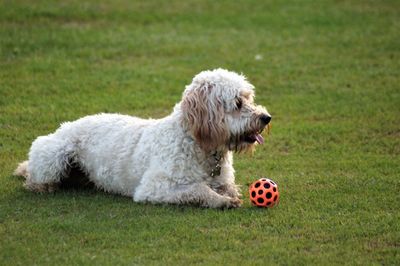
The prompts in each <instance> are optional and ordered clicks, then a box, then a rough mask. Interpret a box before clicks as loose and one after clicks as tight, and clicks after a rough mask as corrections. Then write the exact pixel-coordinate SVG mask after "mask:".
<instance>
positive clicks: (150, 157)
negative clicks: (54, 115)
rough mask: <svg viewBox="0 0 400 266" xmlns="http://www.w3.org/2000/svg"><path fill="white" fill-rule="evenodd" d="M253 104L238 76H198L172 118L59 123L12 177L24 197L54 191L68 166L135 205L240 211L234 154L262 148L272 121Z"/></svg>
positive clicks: (219, 72)
mask: <svg viewBox="0 0 400 266" xmlns="http://www.w3.org/2000/svg"><path fill="white" fill-rule="evenodd" d="M253 97H254V90H253V86H252V85H251V84H250V83H249V82H248V81H247V80H246V78H245V77H244V76H242V75H238V74H236V73H234V72H229V71H226V70H223V69H216V70H213V71H203V72H201V73H200V74H198V75H197V76H195V77H194V79H193V81H192V83H191V84H190V85H188V86H186V89H185V91H184V93H183V97H182V101H181V102H180V103H178V104H177V105H176V106H175V108H174V111H173V112H172V114H171V115H169V116H167V117H165V118H162V119H156V120H153V119H149V120H144V119H140V118H136V117H132V116H127V115H119V114H98V115H92V116H86V117H83V118H81V119H79V120H76V121H74V122H67V123H63V124H62V125H61V127H60V128H59V129H58V130H57V131H56V132H54V133H53V134H49V135H47V136H41V137H38V138H37V139H36V140H35V141H34V142H33V143H32V146H31V149H30V152H29V161H28V162H23V163H21V164H20V165H19V167H18V168H17V170H16V172H15V173H16V174H17V175H22V176H25V177H26V182H25V186H26V187H27V188H28V189H30V190H33V191H40V192H42V191H53V190H55V189H57V187H58V184H59V183H61V182H62V181H63V180H64V179H66V178H68V174H69V169H70V168H71V166H72V165H74V166H78V167H79V168H80V169H81V170H82V171H83V172H84V173H86V175H87V177H88V178H89V179H90V181H92V182H93V183H94V184H95V185H96V186H97V187H98V188H101V189H104V190H105V191H108V192H112V193H118V194H122V195H126V196H131V197H133V199H134V200H135V201H137V202H153V203H173V204H196V205H200V206H204V207H212V208H220V207H228V208H229V207H238V206H240V204H241V200H240V199H239V197H240V193H239V190H238V187H237V186H236V185H235V177H234V169H233V161H232V151H242V150H248V149H252V147H253V146H254V145H255V144H256V143H257V142H259V143H262V142H263V139H262V137H261V135H260V133H261V131H262V130H263V129H264V128H265V127H266V125H267V124H268V123H269V120H270V115H269V114H268V112H267V111H266V109H265V108H263V107H261V106H256V105H254V103H253Z"/></svg>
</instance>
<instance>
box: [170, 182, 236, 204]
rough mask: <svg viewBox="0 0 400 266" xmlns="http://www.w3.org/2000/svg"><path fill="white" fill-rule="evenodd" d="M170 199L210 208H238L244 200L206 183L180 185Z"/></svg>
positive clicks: (173, 201)
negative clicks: (223, 193)
mask: <svg viewBox="0 0 400 266" xmlns="http://www.w3.org/2000/svg"><path fill="white" fill-rule="evenodd" d="M174 192H175V193H174V195H173V196H172V197H171V198H169V199H168V201H169V202H170V203H176V204H194V205H200V206H202V207H209V208H237V207H240V205H241V204H242V201H241V200H240V199H239V198H237V197H229V196H226V195H220V194H218V193H216V192H215V191H214V190H212V189H211V188H210V187H209V186H208V185H206V184H202V183H200V184H193V185H187V186H182V187H179V188H178V189H177V190H176V191H174Z"/></svg>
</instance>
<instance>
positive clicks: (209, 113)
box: [181, 84, 229, 151]
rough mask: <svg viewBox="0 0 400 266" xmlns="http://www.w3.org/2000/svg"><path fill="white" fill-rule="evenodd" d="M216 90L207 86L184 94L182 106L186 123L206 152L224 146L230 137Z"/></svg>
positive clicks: (204, 85)
mask: <svg viewBox="0 0 400 266" xmlns="http://www.w3.org/2000/svg"><path fill="white" fill-rule="evenodd" d="M192 85H193V84H192ZM214 89H215V88H214V87H213V86H212V85H207V84H203V85H201V86H198V87H195V88H192V89H191V90H189V91H187V92H186V93H185V94H184V96H183V99H182V105H181V107H182V112H183V119H184V123H186V124H187V125H188V127H189V129H190V131H191V132H192V134H193V136H194V137H195V139H196V141H197V142H198V143H199V145H200V147H201V148H202V149H203V150H205V151H212V150H214V149H216V148H217V147H218V146H220V145H224V144H225V142H226V141H227V139H228V137H229V136H228V130H227V129H226V126H225V123H224V107H223V103H222V101H221V100H220V99H218V97H217V96H216V94H215V92H214V91H213V90H214Z"/></svg>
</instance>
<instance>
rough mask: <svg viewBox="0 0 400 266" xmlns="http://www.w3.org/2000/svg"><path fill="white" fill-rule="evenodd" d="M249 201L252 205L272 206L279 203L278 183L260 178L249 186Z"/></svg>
mask: <svg viewBox="0 0 400 266" xmlns="http://www.w3.org/2000/svg"><path fill="white" fill-rule="evenodd" d="M249 193H250V201H251V203H252V204H253V205H254V206H257V207H267V208H272V207H274V206H276V205H277V204H278V203H279V198H280V197H279V191H278V185H277V184H276V183H275V182H274V181H272V180H271V179H268V178H260V179H259V180H257V181H255V182H253V184H251V185H250V188H249Z"/></svg>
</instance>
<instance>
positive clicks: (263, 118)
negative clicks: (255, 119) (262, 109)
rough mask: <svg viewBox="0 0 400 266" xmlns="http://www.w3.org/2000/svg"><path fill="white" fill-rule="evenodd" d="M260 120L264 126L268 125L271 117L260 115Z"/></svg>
mask: <svg viewBox="0 0 400 266" xmlns="http://www.w3.org/2000/svg"><path fill="white" fill-rule="evenodd" d="M260 119H261V121H262V122H263V123H264V124H266V125H268V123H269V122H270V121H271V116H269V115H266V114H263V115H261V117H260Z"/></svg>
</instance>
